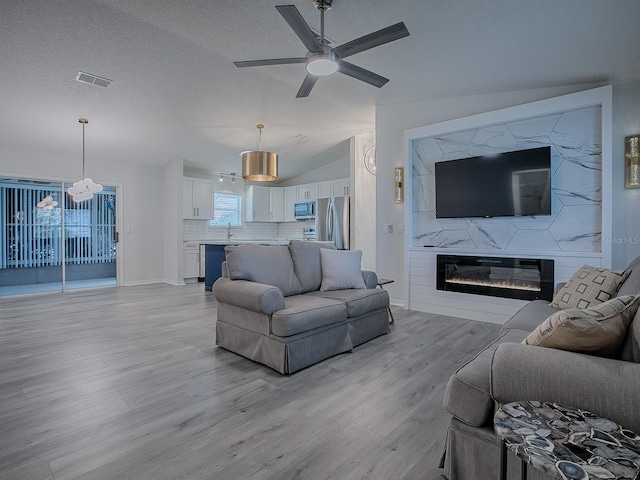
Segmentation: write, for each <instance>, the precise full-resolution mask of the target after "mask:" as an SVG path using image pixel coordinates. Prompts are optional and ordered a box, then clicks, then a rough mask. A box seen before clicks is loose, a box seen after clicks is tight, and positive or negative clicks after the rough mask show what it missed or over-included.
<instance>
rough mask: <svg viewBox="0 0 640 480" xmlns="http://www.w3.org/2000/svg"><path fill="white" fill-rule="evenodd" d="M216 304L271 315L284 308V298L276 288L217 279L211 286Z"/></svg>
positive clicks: (243, 281) (255, 283)
mask: <svg viewBox="0 0 640 480" xmlns="http://www.w3.org/2000/svg"><path fill="white" fill-rule="evenodd" d="M213 295H214V296H215V297H216V300H217V301H218V302H223V303H228V304H230V305H236V306H238V307H242V308H246V309H249V310H253V311H254V312H258V313H264V314H265V315H271V314H272V313H274V312H277V311H278V310H282V309H283V308H284V296H283V295H282V291H281V290H280V289H279V288H278V287H274V286H273V285H265V284H264V283H257V282H250V281H248V280H230V279H228V278H223V277H221V278H219V279H218V280H216V281H215V283H214V284H213Z"/></svg>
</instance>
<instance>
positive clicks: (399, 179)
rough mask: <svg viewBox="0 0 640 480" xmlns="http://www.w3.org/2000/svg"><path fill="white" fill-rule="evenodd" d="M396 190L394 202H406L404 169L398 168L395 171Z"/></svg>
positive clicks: (394, 191)
mask: <svg viewBox="0 0 640 480" xmlns="http://www.w3.org/2000/svg"><path fill="white" fill-rule="evenodd" d="M393 177H394V188H393V201H394V202H396V203H402V202H404V168H402V167H397V168H395V169H394V170H393Z"/></svg>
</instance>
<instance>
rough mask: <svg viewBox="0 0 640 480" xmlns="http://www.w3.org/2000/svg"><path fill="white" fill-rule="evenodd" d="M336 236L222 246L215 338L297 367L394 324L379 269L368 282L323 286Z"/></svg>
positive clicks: (268, 361) (277, 364) (283, 366)
mask: <svg viewBox="0 0 640 480" xmlns="http://www.w3.org/2000/svg"><path fill="white" fill-rule="evenodd" d="M322 248H329V249H333V250H335V247H334V246H333V245H331V244H325V243H316V242H308V241H292V242H291V243H290V244H289V245H287V246H282V245H234V246H227V247H225V253H226V262H225V266H224V268H223V271H224V276H223V277H222V278H219V279H218V280H216V282H215V283H214V285H213V294H214V296H215V298H216V300H217V305H218V317H217V321H216V344H217V345H219V346H220V347H222V348H225V349H227V350H230V351H232V352H235V353H238V354H240V355H243V356H245V357H247V358H250V359H251V360H254V361H256V362H260V363H263V364H265V365H267V366H269V367H271V368H273V369H275V370H277V371H278V372H280V373H282V374H289V373H293V372H295V371H297V370H300V369H302V368H305V367H307V366H309V365H312V364H314V363H317V362H319V361H321V360H324V359H326V358H329V357H331V356H333V355H337V354H339V353H343V352H348V351H351V350H352V349H353V347H355V346H357V345H360V344H362V343H364V342H367V341H369V340H371V339H373V338H375V337H377V336H379V335H383V334H385V333H388V332H389V331H390V327H389V317H388V313H387V309H388V307H389V294H388V293H387V292H386V291H385V290H383V289H380V288H376V287H377V283H378V278H377V276H376V274H375V273H374V272H370V271H363V272H362V277H363V280H364V284H365V286H366V287H367V288H361V289H346V290H332V291H320V286H321V282H322V270H321V261H320V249H322Z"/></svg>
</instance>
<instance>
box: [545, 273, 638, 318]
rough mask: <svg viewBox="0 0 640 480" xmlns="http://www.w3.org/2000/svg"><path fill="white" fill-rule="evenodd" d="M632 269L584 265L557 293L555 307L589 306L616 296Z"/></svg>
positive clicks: (553, 301)
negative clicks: (611, 268) (610, 268)
mask: <svg viewBox="0 0 640 480" xmlns="http://www.w3.org/2000/svg"><path fill="white" fill-rule="evenodd" d="M630 273H631V270H609V269H606V268H597V267H590V266H589V265H585V266H583V267H582V268H581V269H580V270H578V271H577V272H576V273H574V274H573V277H571V280H569V281H568V282H567V283H565V284H564V285H563V286H562V288H560V290H559V291H558V293H556V294H555V296H554V297H553V300H552V301H551V303H550V304H549V305H551V306H552V307H555V308H560V309H565V308H589V307H592V306H594V305H597V304H599V303H602V302H606V301H607V300H611V299H612V298H613V297H615V296H616V293H618V290H619V289H620V287H621V286H622V284H623V283H624V281H625V280H626V279H627V277H628V276H629V274H630Z"/></svg>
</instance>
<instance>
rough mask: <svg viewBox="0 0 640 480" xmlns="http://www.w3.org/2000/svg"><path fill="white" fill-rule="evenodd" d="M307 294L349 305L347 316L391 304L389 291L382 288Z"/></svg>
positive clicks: (355, 315)
mask: <svg viewBox="0 0 640 480" xmlns="http://www.w3.org/2000/svg"><path fill="white" fill-rule="evenodd" d="M305 296H317V297H322V298H330V299H332V300H337V301H340V302H343V303H344V304H345V305H346V306H347V317H349V318H352V317H357V316H359V315H362V314H364V313H369V312H373V311H375V310H380V309H383V308H387V307H388V306H389V292H387V291H386V290H383V289H382V288H367V289H348V290H330V291H326V292H323V291H315V292H309V293H306V294H305Z"/></svg>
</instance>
